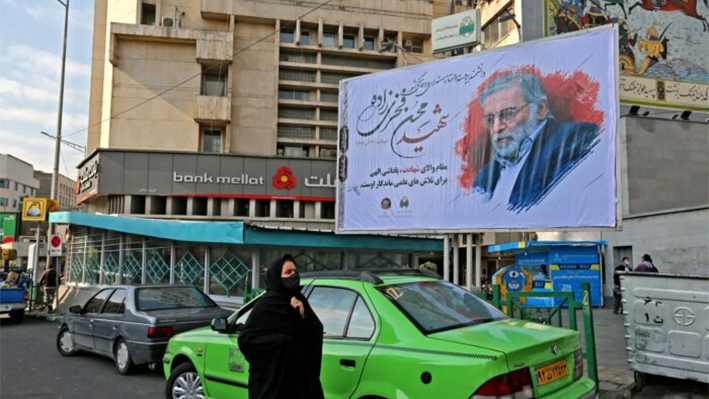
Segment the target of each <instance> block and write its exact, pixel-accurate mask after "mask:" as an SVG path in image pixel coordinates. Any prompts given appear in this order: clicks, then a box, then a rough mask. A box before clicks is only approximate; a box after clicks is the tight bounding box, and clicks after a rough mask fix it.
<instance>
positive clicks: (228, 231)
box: [49, 212, 443, 252]
mask: <svg viewBox="0 0 709 399" xmlns="http://www.w3.org/2000/svg"><path fill="white" fill-rule="evenodd" d="M49 222H50V223H58V224H69V225H77V226H85V227H91V228H96V229H103V230H109V231H115V232H118V233H124V234H134V235H140V236H147V237H151V238H158V239H163V240H171V241H185V242H200V243H213V244H248V245H268V246H287V247H310V248H334V249H367V250H380V251H404V252H418V251H442V250H443V240H437V239H431V238H416V237H395V236H380V235H337V234H335V233H333V232H317V231H300V230H285V229H270V228H261V227H256V226H251V225H248V224H246V223H244V222H192V221H182V220H159V219H147V218H131V217H125V216H109V215H96V214H88V213H74V212H52V213H50V214H49Z"/></svg>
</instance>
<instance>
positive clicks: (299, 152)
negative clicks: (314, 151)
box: [276, 145, 310, 158]
mask: <svg viewBox="0 0 709 399" xmlns="http://www.w3.org/2000/svg"><path fill="white" fill-rule="evenodd" d="M309 153H310V151H309V149H308V147H302V146H292V145H279V146H278V151H277V153H276V154H277V155H278V156H281V157H283V156H285V157H306V158H307V157H308V154H309Z"/></svg>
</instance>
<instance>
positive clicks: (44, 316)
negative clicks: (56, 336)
mask: <svg viewBox="0 0 709 399" xmlns="http://www.w3.org/2000/svg"><path fill="white" fill-rule="evenodd" d="M25 316H27V317H34V318H35V319H40V320H47V321H58V320H59V319H61V317H62V315H60V314H56V313H47V312H25Z"/></svg>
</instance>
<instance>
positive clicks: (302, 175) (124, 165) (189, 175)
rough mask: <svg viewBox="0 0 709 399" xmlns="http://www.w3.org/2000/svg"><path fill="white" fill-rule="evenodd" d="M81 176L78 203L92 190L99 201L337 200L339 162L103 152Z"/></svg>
mask: <svg viewBox="0 0 709 399" xmlns="http://www.w3.org/2000/svg"><path fill="white" fill-rule="evenodd" d="M99 156H100V163H99V158H98V157H99ZM84 170H86V172H88V173H87V174H82V172H83V171H84ZM80 171H82V172H80V176H81V178H80V179H79V180H80V181H82V182H81V183H77V187H79V189H78V191H79V194H84V193H87V194H86V195H87V196H86V197H83V196H81V197H79V198H80V200H79V201H85V200H86V199H88V198H90V196H92V195H94V194H91V193H92V192H93V190H96V193H97V194H100V195H121V194H124V195H155V196H185V197H205V198H255V199H293V200H305V201H308V200H309V201H334V200H335V160H329V159H310V158H302V159H299V158H283V157H258V156H238V155H230V154H195V153H163V152H142V151H119V150H99V152H98V153H97V154H95V155H94V157H93V158H91V159H89V160H88V161H87V162H85V164H84V165H82V167H81V169H80ZM84 176H86V179H84ZM99 176H100V180H99ZM84 180H85V183H84V182H83V181H84Z"/></svg>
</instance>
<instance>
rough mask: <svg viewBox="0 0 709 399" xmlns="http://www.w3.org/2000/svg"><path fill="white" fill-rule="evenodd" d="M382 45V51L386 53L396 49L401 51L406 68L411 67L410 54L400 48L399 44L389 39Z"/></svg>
mask: <svg viewBox="0 0 709 399" xmlns="http://www.w3.org/2000/svg"><path fill="white" fill-rule="evenodd" d="M381 45H382V49H383V50H385V51H391V50H392V49H394V48H396V49H399V50H401V52H402V53H403V54H404V66H409V52H408V51H407V50H406V49H405V48H403V47H401V46H399V44H397V43H396V42H395V41H393V40H391V39H389V38H385V39H384V40H382V43H381Z"/></svg>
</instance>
